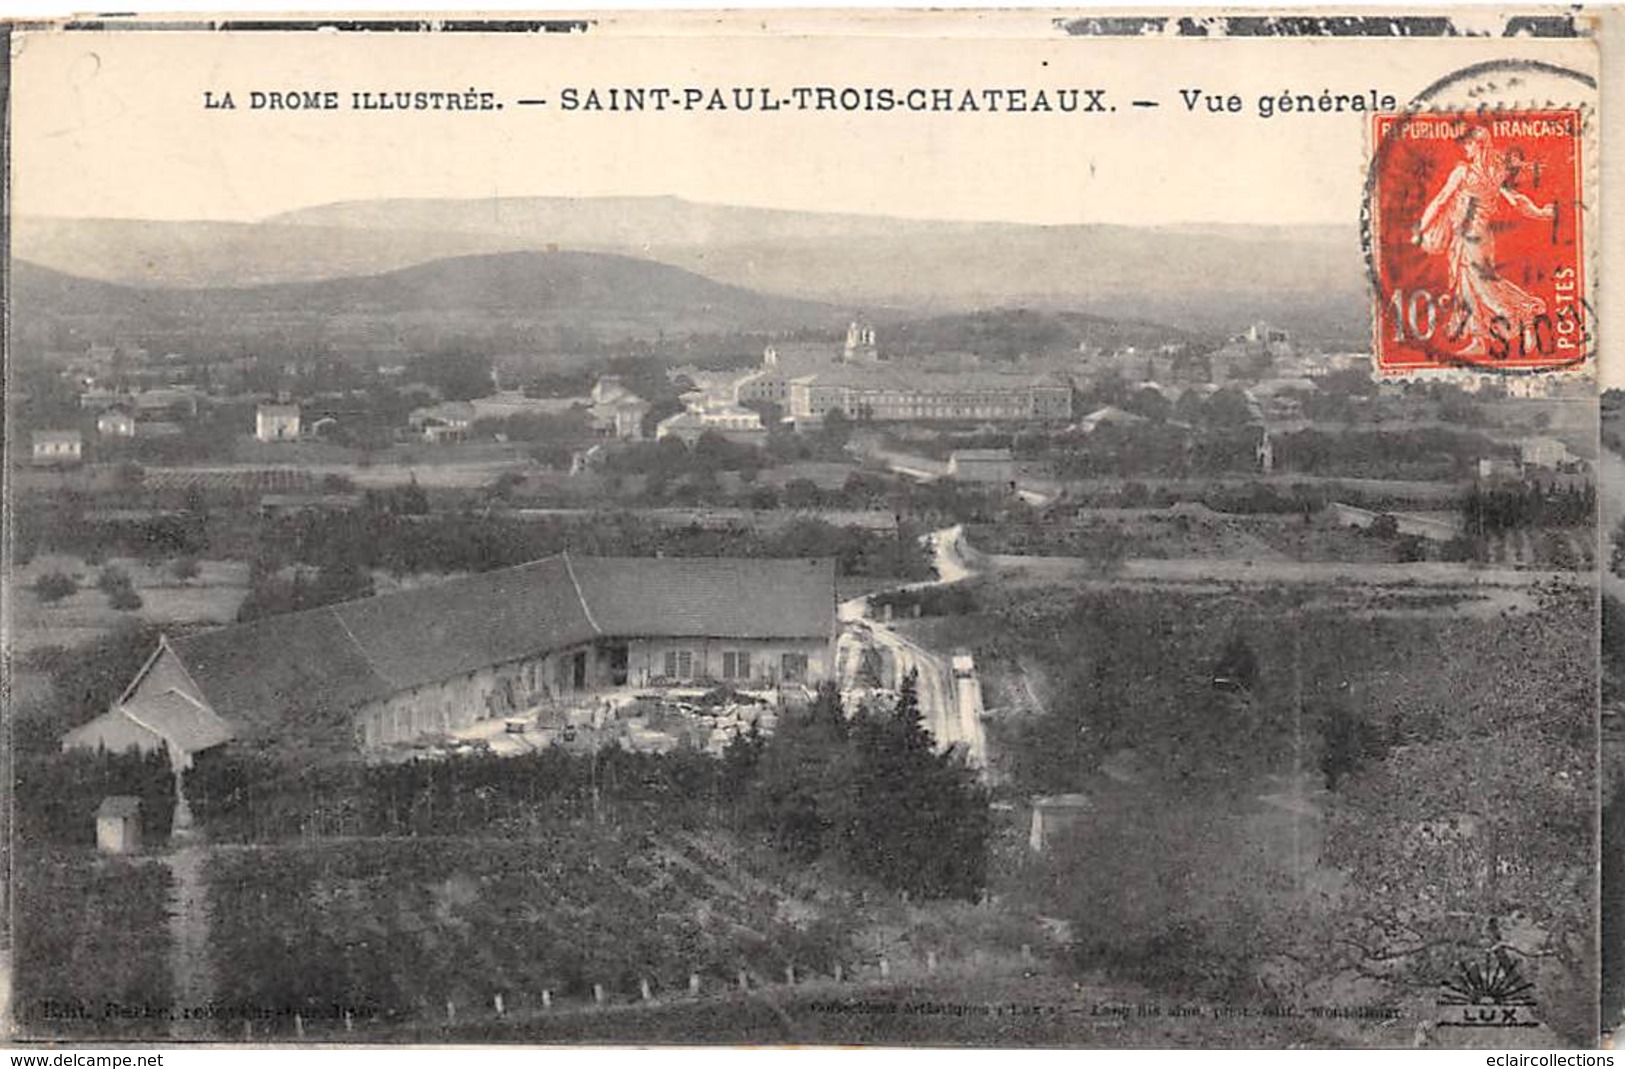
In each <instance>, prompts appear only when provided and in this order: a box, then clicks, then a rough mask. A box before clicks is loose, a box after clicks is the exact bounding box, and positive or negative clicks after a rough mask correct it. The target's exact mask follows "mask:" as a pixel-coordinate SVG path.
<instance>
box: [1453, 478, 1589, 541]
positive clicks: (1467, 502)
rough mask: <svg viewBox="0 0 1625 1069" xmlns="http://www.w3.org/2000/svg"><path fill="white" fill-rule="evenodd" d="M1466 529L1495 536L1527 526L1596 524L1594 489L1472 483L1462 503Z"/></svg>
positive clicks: (1572, 486) (1531, 483) (1578, 486)
mask: <svg viewBox="0 0 1625 1069" xmlns="http://www.w3.org/2000/svg"><path fill="white" fill-rule="evenodd" d="M1461 511H1462V515H1463V517H1464V518H1465V519H1466V521H1467V530H1468V531H1471V532H1472V533H1474V534H1475V535H1479V536H1483V535H1494V534H1501V533H1503V532H1506V531H1516V530H1521V529H1526V528H1530V527H1580V526H1587V525H1590V524H1592V523H1595V522H1596V515H1597V490H1596V487H1594V486H1592V485H1590V484H1589V483H1588V484H1586V485H1583V486H1581V485H1567V486H1559V485H1557V484H1555V483H1548V484H1541V483H1536V482H1526V483H1519V484H1517V485H1515V486H1480V485H1477V484H1474V486H1473V487H1472V489H1470V490H1468V491H1467V496H1466V498H1465V499H1464V500H1463V501H1462V504H1461Z"/></svg>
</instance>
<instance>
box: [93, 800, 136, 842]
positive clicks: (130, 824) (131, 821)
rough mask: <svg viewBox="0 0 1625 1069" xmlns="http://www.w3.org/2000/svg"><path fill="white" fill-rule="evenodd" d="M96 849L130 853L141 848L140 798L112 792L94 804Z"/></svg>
mask: <svg viewBox="0 0 1625 1069" xmlns="http://www.w3.org/2000/svg"><path fill="white" fill-rule="evenodd" d="M96 849H98V850H100V851H101V852H102V853H104V854H133V853H135V852H136V851H138V850H140V849H141V799H139V798H136V797H134V796H132V795H128V794H115V795H112V796H110V797H107V798H104V799H102V804H101V805H99V806H97V807H96Z"/></svg>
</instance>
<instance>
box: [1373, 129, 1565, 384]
mask: <svg viewBox="0 0 1625 1069" xmlns="http://www.w3.org/2000/svg"><path fill="white" fill-rule="evenodd" d="M1580 144H1581V116H1580V113H1579V112H1578V111H1575V110H1573V109H1531V110H1516V111H1513V110H1495V111H1483V112H1477V111H1461V112H1425V113H1408V114H1385V115H1377V116H1374V117H1373V137H1372V146H1373V151H1374V153H1375V157H1374V159H1373V163H1372V173H1371V182H1370V186H1369V190H1368V194H1369V197H1370V216H1369V218H1370V227H1371V230H1370V233H1369V235H1368V240H1369V242H1370V244H1369V246H1368V255H1369V256H1370V259H1371V268H1372V281H1373V283H1374V292H1373V295H1372V296H1373V310H1372V324H1373V329H1374V332H1375V352H1376V363H1377V370H1378V371H1379V372H1380V373H1381V374H1384V375H1406V374H1411V373H1414V372H1417V371H1425V370H1429V369H1435V368H1468V369H1471V370H1475V371H1480V370H1490V371H1522V372H1531V371H1551V370H1558V369H1563V368H1573V367H1577V366H1579V365H1580V364H1582V363H1584V362H1585V361H1586V360H1587V359H1588V357H1589V356H1590V355H1591V349H1592V344H1591V340H1590V339H1591V330H1590V325H1589V324H1590V315H1589V312H1588V308H1587V305H1586V301H1585V293H1586V290H1585V276H1584V272H1585V252H1584V248H1583V234H1582V231H1583V226H1582V222H1583V219H1582V208H1583V205H1584V201H1583V198H1582V175H1583V172H1582V169H1581V160H1580Z"/></svg>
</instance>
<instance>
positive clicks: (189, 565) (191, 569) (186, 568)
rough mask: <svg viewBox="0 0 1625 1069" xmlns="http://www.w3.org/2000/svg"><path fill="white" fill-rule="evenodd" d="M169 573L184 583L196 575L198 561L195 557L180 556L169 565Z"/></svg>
mask: <svg viewBox="0 0 1625 1069" xmlns="http://www.w3.org/2000/svg"><path fill="white" fill-rule="evenodd" d="M169 571H170V574H172V575H174V577H175V578H176V579H179V580H180V581H181V582H183V583H185V582H188V581H190V580H192V579H196V578H197V577H198V571H199V568H198V563H197V558H196V557H181V558H179V559H177V560H176V561H175V563H173V564H171V565H170V566H169Z"/></svg>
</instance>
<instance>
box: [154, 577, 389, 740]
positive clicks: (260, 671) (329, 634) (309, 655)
mask: <svg viewBox="0 0 1625 1069" xmlns="http://www.w3.org/2000/svg"><path fill="white" fill-rule="evenodd" d="M171 645H172V646H173V647H174V650H175V652H176V653H177V654H178V655H179V656H180V659H181V663H182V664H183V665H185V666H186V670H187V673H188V674H189V675H190V676H191V677H192V680H193V681H194V682H195V683H197V685H198V687H199V688H200V689H201V690H202V691H203V695H204V697H205V698H206V699H207V700H208V702H209V705H210V706H211V707H212V708H213V709H214V710H215V712H217V713H219V714H220V715H221V716H223V717H225V718H226V720H227V721H228V722H230V723H232V724H234V725H235V724H244V725H247V726H249V727H255V728H271V727H274V726H275V725H276V724H277V723H278V722H280V720H281V719H282V715H281V714H282V713H283V712H284V711H285V710H286V709H288V708H289V707H290V706H291V705H293V704H295V703H296V702H302V701H308V700H310V699H311V698H312V697H313V696H320V699H321V701H322V702H323V703H324V704H325V705H327V706H329V707H332V708H336V709H353V708H355V707H356V706H358V705H361V704H363V703H364V702H367V701H372V700H375V699H379V698H383V697H386V696H387V695H389V694H390V693H391V692H392V691H393V690H395V689H396V688H394V687H391V686H390V685H389V684H388V683H387V682H386V681H385V680H384V678H383V677H382V676H380V675H379V674H378V673H377V672H376V671H374V670H373V667H372V665H371V664H369V663H368V661H367V659H366V657H365V656H364V655H363V654H362V652H361V650H360V649H359V648H357V646H356V644H355V642H354V641H353V640H352V639H351V638H350V636H349V634H348V633H347V632H346V631H345V628H344V625H343V624H342V623H341V622H340V620H339V617H338V615H337V614H336V613H335V612H334V610H333V609H332V608H331V607H329V608H324V609H313V610H311V611H309V612H299V613H289V614H287V615H285V616H272V617H267V618H266V619H264V620H256V621H254V622H253V623H249V624H239V625H237V626H235V627H223V628H220V629H218V630H214V631H203V632H200V633H198V634H195V635H188V636H187V637H185V638H181V639H176V640H175V641H173V642H172V643H171Z"/></svg>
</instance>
